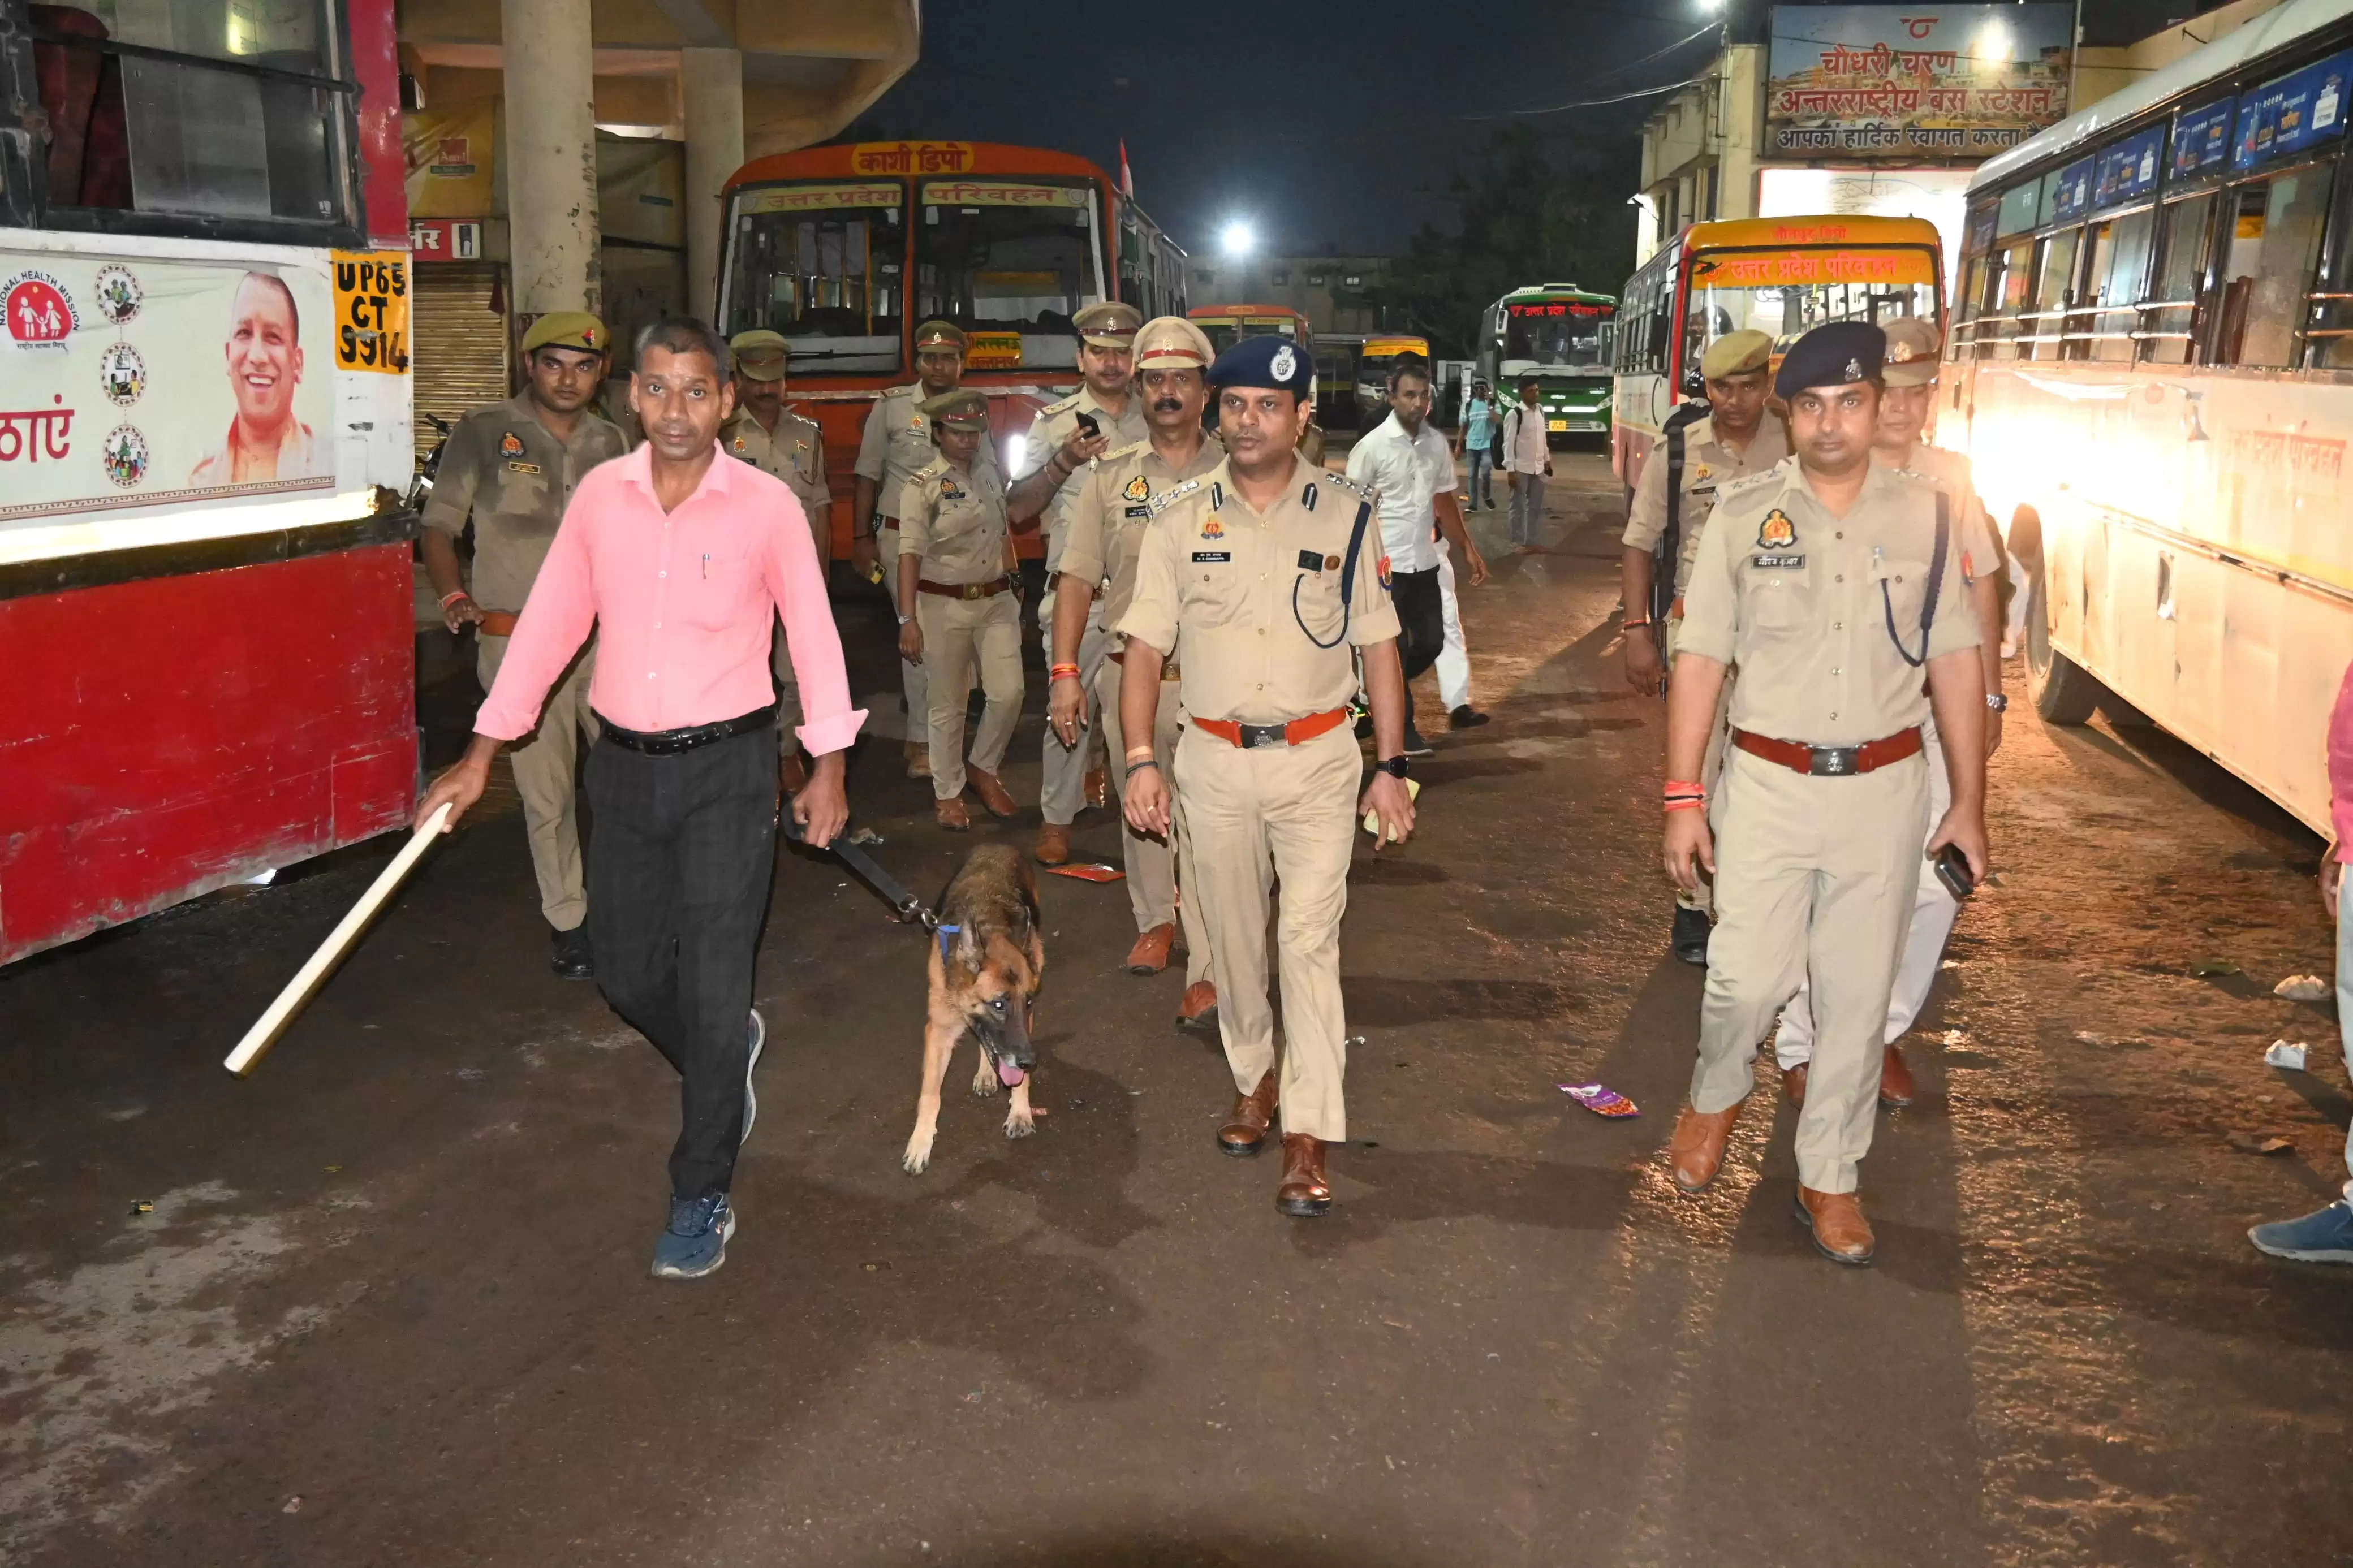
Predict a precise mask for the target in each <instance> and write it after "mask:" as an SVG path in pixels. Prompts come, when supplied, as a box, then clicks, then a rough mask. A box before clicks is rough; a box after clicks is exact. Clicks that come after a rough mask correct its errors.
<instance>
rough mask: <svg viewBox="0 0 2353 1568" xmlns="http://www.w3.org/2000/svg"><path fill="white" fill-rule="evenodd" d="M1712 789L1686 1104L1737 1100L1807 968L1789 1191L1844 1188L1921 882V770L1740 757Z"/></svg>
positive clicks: (1859, 1143)
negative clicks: (1806, 1059) (1841, 771)
mask: <svg viewBox="0 0 2353 1568" xmlns="http://www.w3.org/2000/svg"><path fill="white" fill-rule="evenodd" d="M1722 784H1723V791H1722V799H1721V801H1720V804H1719V805H1718V806H1717V808H1716V811H1715V935H1714V936H1713V937H1711V938H1710V939H1709V942H1708V949H1707V990H1706V993H1705V996H1704V1000H1703V1001H1702V1002H1701V1004H1700V1026H1699V1066H1698V1068H1697V1069H1696V1070H1695V1071H1694V1073H1693V1074H1692V1091H1691V1102H1692V1107H1693V1109H1694V1110H1700V1111H1703V1112H1713V1111H1718V1110H1726V1109H1728V1108H1730V1107H1732V1106H1735V1105H1737V1104H1739V1103H1740V1101H1741V1100H1742V1099H1744V1098H1745V1097H1746V1095H1747V1093H1748V1090H1749V1089H1750V1088H1751V1086H1752V1085H1753V1083H1754V1081H1755V1080H1754V1078H1753V1075H1752V1074H1751V1071H1750V1068H1749V1063H1750V1062H1751V1060H1752V1059H1753V1058H1755V1057H1756V1055H1757V1042H1758V1041H1759V1040H1762V1039H1763V1038H1764V1037H1765V1032H1766V1030H1767V1029H1768V1028H1769V1027H1771V1026H1772V1023H1773V1018H1774V1016H1775V1015H1776V1014H1778V1013H1779V1012H1780V1011H1781V1009H1782V1007H1783V1006H1784V1005H1787V1004H1788V1000H1789V998H1790V997H1792V996H1794V995H1795V994H1797V991H1798V987H1799V984H1801V983H1803V982H1804V981H1805V980H1806V978H1807V976H1808V973H1809V971H1810V973H1811V975H1812V979H1813V1006H1814V1016H1815V1018H1816V1020H1817V1032H1816V1036H1815V1040H1814V1062H1813V1068H1812V1069H1811V1071H1810V1074H1809V1076H1808V1077H1807V1079H1806V1103H1805V1108H1804V1109H1803V1110H1800V1111H1799V1115H1798V1136H1797V1144H1798V1180H1799V1182H1801V1183H1803V1184H1805V1185H1807V1186H1809V1187H1811V1188H1813V1189H1814V1190H1815V1191H1816V1192H1820V1193H1849V1192H1852V1191H1853V1190H1854V1186H1855V1167H1856V1166H1857V1165H1858V1164H1860V1163H1862V1157H1863V1156H1864V1155H1865V1154H1866V1153H1868V1152H1870V1151H1871V1131H1872V1119H1873V1114H1872V1113H1873V1108H1874V1107H1875V1106H1876V1105H1877V1103H1878V1099H1879V1058H1880V1049H1881V1047H1880V1039H1879V1032H1880V1027H1881V1026H1882V1024H1883V1022H1884V1021H1885V1019H1886V1017H1887V996H1888V993H1889V991H1890V990H1891V989H1892V988H1893V986H1894V981H1895V964H1896V959H1897V957H1898V956H1899V954H1900V953H1901V952H1902V950H1903V945H1904V932H1905V927H1906V926H1907V925H1908V924H1909V923H1910V921H1911V916H1912V899H1913V894H1914V892H1915V889H1917V887H1918V885H1919V878H1920V869H1921V861H1920V841H1921V839H1922V838H1923V837H1925V836H1926V833H1927V831H1928V827H1927V818H1928V770H1927V768H1926V764H1925V763H1923V762H1922V760H1921V759H1920V758H1919V757H1917V756H1910V757H1906V758H1905V759H1904V760H1903V761H1902V762H1900V763H1895V764H1894V765H1893V766H1891V767H1884V768H1881V769H1879V770H1878V771H1876V772H1874V773H1861V774H1857V775H1855V776H1853V777H1850V778H1837V779H1831V778H1813V777H1810V776H1808V775H1807V774H1804V773H1794V772H1792V771H1790V770H1789V769H1788V768H1785V767H1781V766H1779V765H1778V764H1777V763H1768V762H1766V761H1764V760H1763V759H1762V758H1759V757H1753V756H1750V755H1749V754H1748V753H1747V752H1741V751H1735V752H1732V753H1731V754H1730V755H1729V756H1728V757H1727V758H1726V759H1725V767H1724V776H1723V781H1722Z"/></svg>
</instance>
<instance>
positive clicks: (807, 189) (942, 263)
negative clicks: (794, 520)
mask: <svg viewBox="0 0 2353 1568" xmlns="http://www.w3.org/2000/svg"><path fill="white" fill-rule="evenodd" d="M724 200H725V203H726V225H727V245H726V251H725V256H724V258H723V263H722V269H721V273H720V290H719V320H720V325H721V330H722V331H724V332H725V333H727V334H728V335H730V336H733V334H735V333H737V332H741V331H750V330H752V329H754V328H756V327H766V328H769V329H771V330H773V331H778V332H781V333H783V334H784V336H785V338H786V342H789V343H790V344H791V345H792V350H791V353H792V357H791V361H790V378H791V379H790V382H789V390H788V392H787V393H786V396H787V399H788V400H789V401H790V402H791V403H792V404H793V405H794V406H795V407H796V408H797V409H798V410H799V412H801V413H802V414H804V415H806V416H808V417H810V418H812V419H815V420H816V421H817V422H818V425H819V426H822V427H823V429H824V431H825V445H826V473H827V475H828V477H829V478H830V479H831V480H832V484H833V492H834V509H833V538H834V553H835V555H836V557H837V558H839V557H841V556H846V555H847V554H848V553H849V537H850V515H849V513H850V501H849V496H850V480H851V469H852V468H853V467H854V466H855V464H856V462H857V458H858V442H859V436H860V432H861V431H862V430H863V428H864V426H865V421H866V412H867V410H868V409H869V408H871V406H872V405H873V404H874V400H875V399H876V397H878V396H879V395H881V393H882V392H883V391H884V390H885V389H886V388H889V387H892V386H898V385H902V384H905V383H906V382H909V381H911V380H913V378H914V374H915V373H914V350H913V342H914V330H915V328H916V327H917V326H918V325H920V324H921V323H923V321H930V320H932V319H934V318H938V319H942V320H945V321H954V322H955V323H956V325H958V326H960V327H962V328H963V329H964V330H965V333H966V334H967V337H968V338H969V341H970V348H969V350H968V351H967V353H966V354H965V378H964V384H965V385H966V386H973V387H978V388H980V389H981V390H983V391H985V392H987V394H988V395H989V409H990V415H991V421H992V425H993V427H994V429H995V432H996V434H997V437H998V439H999V440H1000V441H1003V440H1007V439H1009V438H1011V437H1016V436H1018V434H1019V433H1021V432H1023V431H1026V430H1027V429H1028V428H1029V420H1030V416H1031V415H1032V414H1033V413H1034V412H1035V410H1036V409H1038V408H1039V407H1040V406H1042V405H1045V404H1047V403H1050V402H1052V401H1054V400H1055V399H1057V398H1059V397H1061V396H1063V395H1066V394H1068V393H1070V392H1071V391H1072V390H1073V389H1075V388H1076V387H1077V386H1078V384H1079V379H1080V378H1079V361H1078V341H1077V339H1076V337H1075V336H1073V334H1072V332H1071V316H1072V315H1073V314H1074V313H1075V312H1077V311H1079V310H1083V309H1084V308H1085V307H1087V306H1088V305H1092V304H1097V303H1100V302H1101V301H1103V300H1114V299H1115V300H1125V301H1126V302H1127V303H1129V304H1131V305H1134V307H1135V308H1136V309H1137V310H1142V311H1143V312H1144V313H1145V315H1146V316H1147V317H1149V316H1164V315H1182V314H1184V313H1185V253H1184V251H1182V250H1180V249H1178V248H1177V247H1176V246H1175V245H1174V244H1172V243H1171V242H1170V241H1169V239H1168V238H1167V237H1166V235H1164V234H1162V233H1161V231H1160V227H1159V226H1158V225H1156V224H1155V223H1154V222H1153V221H1152V220H1151V219H1150V218H1149V217H1146V216H1145V214H1144V211H1143V209H1142V208H1140V207H1138V206H1137V205H1135V203H1134V200H1133V199H1131V198H1129V197H1127V196H1124V195H1121V194H1120V191H1119V187H1118V185H1117V184H1115V183H1114V182H1113V179H1112V177H1111V176H1110V175H1109V174H1105V173H1104V172H1103V170H1102V169H1101V168H1099V167H1097V166H1096V165H1095V164H1093V163H1089V162H1088V161H1087V160H1086V159H1084V158H1080V157H1075V156H1073V155H1072V154H1071V153H1051V152H1044V151H1041V150H1039V149H1037V148H1032V147H1010V146H1004V145H1001V144H998V143H996V142H860V143H858V144H855V145H841V146H833V147H812V148H808V149H807V150H805V151H802V152H798V153H784V154H782V155H780V156H777V157H773V158H762V159H758V160H756V161H755V162H754V163H747V164H745V165H744V167H743V168H741V169H739V170H737V171H736V172H735V174H733V176H732V177H730V178H729V180H728V182H727V187H726V194H725V197H724ZM1008 471H1009V470H1008ZM1017 542H1018V547H1019V548H1021V549H1022V550H1023V551H1025V552H1029V553H1035V552H1037V551H1038V550H1039V540H1038V536H1037V535H1036V533H1035V532H1032V533H1029V534H1028V535H1021V536H1017Z"/></svg>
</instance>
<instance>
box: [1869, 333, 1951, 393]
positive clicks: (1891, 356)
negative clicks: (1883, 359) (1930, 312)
mask: <svg viewBox="0 0 2353 1568" xmlns="http://www.w3.org/2000/svg"><path fill="white" fill-rule="evenodd" d="M1886 331H1887V366H1886V369H1885V371H1884V372H1883V374H1884V375H1885V377H1886V381H1887V384H1888V385H1890V386H1926V385H1927V384H1929V383H1930V382H1932V381H1934V380H1936V351H1937V350H1938V349H1939V348H1941V347H1943V346H1944V345H1943V344H1942V343H1941V342H1939V341H1938V339H1937V336H1936V328H1934V327H1932V326H1930V325H1929V324H1928V323H1927V322H1926V321H1922V320H1921V319H1920V318H1919V317H1917V316H1898V317H1896V318H1895V320H1894V321H1890V322H1888V323H1887V328H1886Z"/></svg>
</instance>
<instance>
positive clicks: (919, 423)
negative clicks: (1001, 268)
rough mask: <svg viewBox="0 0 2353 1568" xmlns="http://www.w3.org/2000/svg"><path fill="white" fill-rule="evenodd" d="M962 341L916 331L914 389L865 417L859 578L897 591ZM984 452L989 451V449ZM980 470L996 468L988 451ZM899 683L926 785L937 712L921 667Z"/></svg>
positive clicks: (904, 389) (904, 664)
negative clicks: (876, 577)
mask: <svg viewBox="0 0 2353 1568" xmlns="http://www.w3.org/2000/svg"><path fill="white" fill-rule="evenodd" d="M964 350H965V337H964V331H963V329H962V328H960V327H958V326H956V325H955V322H953V321H925V322H924V323H923V325H922V326H919V327H917V328H916V329H915V381H914V383H913V384H912V385H908V386H894V387H892V389H891V390H890V391H888V392H886V393H884V394H883V395H881V397H879V398H877V399H875V401H874V406H873V407H872V408H871V409H869V410H867V414H866V430H865V434H864V435H863V436H861V437H860V439H859V443H858V467H857V469H856V476H857V477H856V479H854V481H853V483H852V487H851V503H852V504H851V509H850V519H851V521H850V534H851V540H852V543H851V551H852V559H853V560H854V561H855V563H856V564H857V567H858V570H859V571H860V572H864V573H869V574H871V573H872V571H873V570H874V568H875V566H876V565H877V564H878V563H879V564H880V565H881V570H882V581H883V582H884V583H885V584H888V585H889V586H890V589H891V592H892V594H893V595H896V594H897V593H898V591H899V553H900V552H901V550H902V548H903V543H902V539H901V536H900V532H899V502H900V499H901V498H902V497H903V496H904V495H905V494H906V493H907V481H908V480H910V479H913V478H914V477H915V475H916V473H917V472H918V471H919V470H921V469H923V468H928V467H930V466H931V464H932V463H934V461H936V460H937V459H938V458H939V450H938V448H937V447H934V445H933V444H932V422H931V420H930V419H929V418H928V417H926V416H924V414H923V402H924V400H925V399H927V398H934V397H938V396H941V395H944V394H946V393H949V392H953V391H955V388H956V384H957V383H959V382H961V381H962V380H963V379H964ZM984 446H985V444H984ZM974 460H975V461H976V462H982V461H985V462H987V463H988V464H989V465H990V466H991V468H992V471H993V470H994V467H995V464H996V461H997V459H996V456H995V455H994V454H993V453H990V452H988V451H987V450H986V449H984V450H983V451H982V452H981V453H980V455H979V456H978V457H976V458H975V459H974ZM899 679H900V684H901V686H902V688H903V689H905V692H906V697H907V745H906V754H907V776H908V777H909V778H913V779H919V778H925V777H928V776H929V775H930V773H931V765H932V764H931V761H930V758H931V747H930V743H929V742H928V741H926V740H925V739H924V725H925V724H926V723H927V722H928V721H927V719H926V717H925V716H926V715H927V714H929V713H930V712H931V710H932V708H931V696H930V693H929V691H928V689H927V688H928V685H929V682H928V681H926V679H924V673H923V666H922V665H921V664H919V663H915V662H913V661H910V660H906V659H902V660H901V661H900V663H899Z"/></svg>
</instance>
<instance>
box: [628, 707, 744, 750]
mask: <svg viewBox="0 0 2353 1568" xmlns="http://www.w3.org/2000/svg"><path fill="white" fill-rule="evenodd" d="M596 722H597V723H598V724H599V725H601V726H603V729H604V736H605V739H607V741H610V742H613V744H615V745H617V746H618V747H620V748H621V749H622V750H623V751H627V752H639V753H641V754H643V755H645V756H649V757H674V756H677V755H678V754H679V753H680V752H691V751H692V750H694V748H695V747H697V746H707V745H709V744H711V742H713V741H730V740H733V739H734V738H735V737H736V736H738V735H748V734H750V733H751V732H752V731H754V730H760V729H765V728H766V727H767V726H769V725H771V724H774V723H775V722H776V704H775V703H773V702H772V703H770V704H769V705H768V706H767V707H765V708H755V709H754V710H752V711H751V712H749V713H745V714H744V715H742V716H741V717H739V718H734V719H722V720H720V721H718V722H717V723H715V724H692V725H689V726H688V727H687V728H685V729H683V730H657V731H651V732H650V733H649V732H648V731H644V730H624V729H622V728H621V727H620V726H619V725H618V724H616V723H614V722H613V721H611V720H610V719H607V718H606V717H605V716H604V715H603V714H602V713H599V714H597V715H596Z"/></svg>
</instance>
